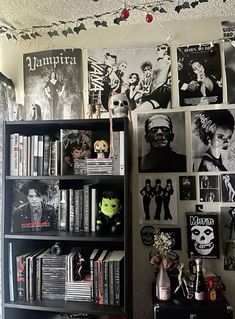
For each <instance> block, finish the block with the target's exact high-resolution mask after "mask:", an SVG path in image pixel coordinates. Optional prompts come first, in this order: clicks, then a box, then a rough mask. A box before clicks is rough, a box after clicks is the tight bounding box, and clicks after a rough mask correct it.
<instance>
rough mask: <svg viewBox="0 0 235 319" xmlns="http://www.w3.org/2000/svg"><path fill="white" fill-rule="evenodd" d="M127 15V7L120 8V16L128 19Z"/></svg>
mask: <svg viewBox="0 0 235 319" xmlns="http://www.w3.org/2000/svg"><path fill="white" fill-rule="evenodd" d="M129 15H130V13H129V10H128V9H127V8H124V9H122V12H121V17H122V18H123V19H128V18H129Z"/></svg>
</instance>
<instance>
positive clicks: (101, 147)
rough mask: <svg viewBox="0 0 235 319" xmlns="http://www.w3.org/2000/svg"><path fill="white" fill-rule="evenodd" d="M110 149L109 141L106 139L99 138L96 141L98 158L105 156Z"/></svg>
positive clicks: (95, 150) (95, 146)
mask: <svg viewBox="0 0 235 319" xmlns="http://www.w3.org/2000/svg"><path fill="white" fill-rule="evenodd" d="M108 150H109V143H108V142H107V141H105V140H97V141H95V143H94V152H95V153H97V158H99V159H101V158H105V154H104V153H107V152H108Z"/></svg>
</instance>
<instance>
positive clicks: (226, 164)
mask: <svg viewBox="0 0 235 319" xmlns="http://www.w3.org/2000/svg"><path fill="white" fill-rule="evenodd" d="M234 116H235V110H234V109H229V110H228V109H220V110H204V111H193V112H191V127H192V157H193V158H192V160H193V170H194V171H195V172H200V171H204V172H205V171H206V172H218V171H234V170H235V135H234Z"/></svg>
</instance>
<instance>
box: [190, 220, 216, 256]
mask: <svg viewBox="0 0 235 319" xmlns="http://www.w3.org/2000/svg"><path fill="white" fill-rule="evenodd" d="M191 232H192V240H194V248H195V249H196V251H197V252H198V253H199V254H200V255H203V256H206V255H209V254H210V253H211V251H212V249H213V248H214V243H213V240H214V238H215V236H214V230H213V228H212V227H210V226H193V227H192V229H191Z"/></svg>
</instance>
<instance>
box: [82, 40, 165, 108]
mask: <svg viewBox="0 0 235 319" xmlns="http://www.w3.org/2000/svg"><path fill="white" fill-rule="evenodd" d="M88 76H89V83H88V87H89V104H91V105H92V106H93V109H94V111H95V105H96V104H98V105H100V106H101V111H103V112H107V111H108V102H109V98H110V96H111V95H112V93H113V92H116V93H125V94H126V95H127V97H128V98H129V100H130V105H131V110H135V109H138V110H153V109H156V108H169V107H171V57H170V47H169V45H167V44H159V45H151V46H147V47H144V48H137V47H130V48H119V49H92V50H88Z"/></svg>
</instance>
